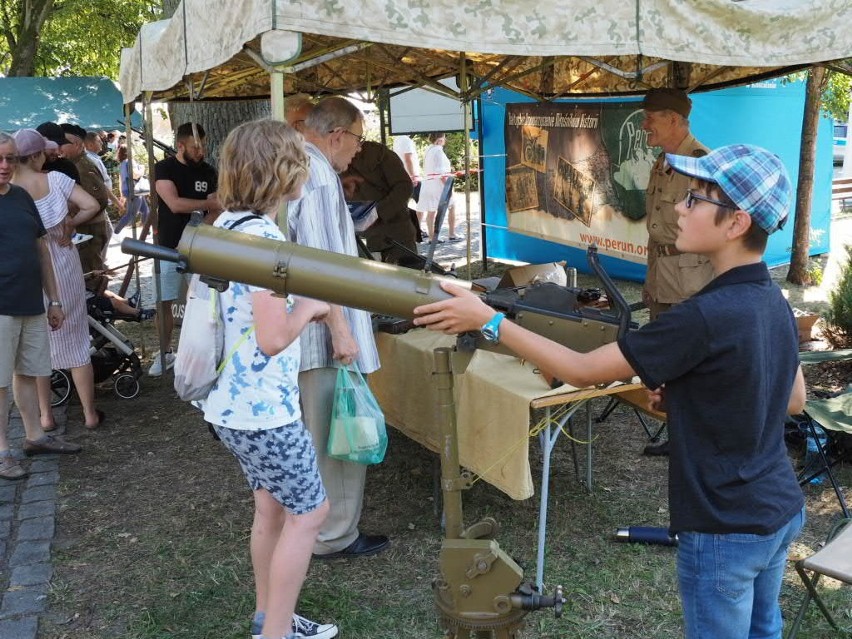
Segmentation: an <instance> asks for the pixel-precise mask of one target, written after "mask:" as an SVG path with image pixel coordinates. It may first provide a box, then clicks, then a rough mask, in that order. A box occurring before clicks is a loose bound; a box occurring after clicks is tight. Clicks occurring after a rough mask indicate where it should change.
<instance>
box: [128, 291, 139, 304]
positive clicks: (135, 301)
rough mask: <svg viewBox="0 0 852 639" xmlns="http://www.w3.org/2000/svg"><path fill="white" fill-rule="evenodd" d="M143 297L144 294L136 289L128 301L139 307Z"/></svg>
mask: <svg viewBox="0 0 852 639" xmlns="http://www.w3.org/2000/svg"><path fill="white" fill-rule="evenodd" d="M141 297H142V294H141V293H140V292H139V291H136V292H135V293H134V294H133V295H131V296H130V297H128V298H127V303H128V304H129V305H130V306H132V307H133V308H137V307H138V306H139V300H140V298H141Z"/></svg>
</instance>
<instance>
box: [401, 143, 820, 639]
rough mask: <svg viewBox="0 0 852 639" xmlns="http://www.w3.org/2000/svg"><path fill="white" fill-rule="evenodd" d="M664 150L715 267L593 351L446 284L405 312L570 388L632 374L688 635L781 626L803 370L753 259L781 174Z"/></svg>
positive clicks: (772, 162)
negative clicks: (661, 443)
mask: <svg viewBox="0 0 852 639" xmlns="http://www.w3.org/2000/svg"><path fill="white" fill-rule="evenodd" d="M666 160H667V161H668V163H669V165H670V166H671V168H672V169H673V170H675V171H677V172H679V173H683V174H684V175H687V176H689V177H690V178H692V182H691V185H690V186H691V188H690V189H689V190H688V191H687V193H686V196H685V198H684V199H683V201H681V202H680V203H679V204H678V205H677V206H676V208H675V210H676V211H677V213H678V216H679V218H678V228H679V233H678V237H677V242H676V246H677V249H678V250H680V251H683V252H689V253H699V254H702V255H706V256H707V257H708V258H709V259H710V261H711V263H712V264H713V270H714V272H715V273H716V278H715V279H714V280H713V281H711V282H710V283H709V284H708V285H707V286H706V287H704V288H703V289H702V290H701V291H699V292H698V293H696V294H695V295H694V296H693V297H691V298H689V299H687V300H686V301H684V302H683V303H681V304H679V305H677V306H675V307H673V308H672V309H671V310H669V311H667V312H666V313H663V314H661V315H660V316H659V317H658V318H657V319H656V320H654V321H653V322H650V323H648V324H646V325H645V326H643V327H642V328H641V329H639V330H636V331H632V332H630V333H628V334H627V335H626V336H625V337H623V338H621V339H619V340H618V342H615V343H612V344H608V345H606V346H603V347H601V348H598V349H596V350H594V351H592V352H590V353H577V352H575V351H572V350H571V349H569V348H567V347H565V346H562V345H559V344H555V343H554V342H552V341H550V340H548V339H546V338H543V337H541V336H539V335H536V334H534V333H531V332H529V331H527V330H525V329H523V328H521V327H519V326H517V325H515V324H513V323H511V322H502V321H501V320H502V319H503V317H502V314H500V313H497V314H495V312H494V310H493V309H491V308H489V307H488V306H486V305H485V304H484V303H483V302H482V301H481V300H480V298H479V297H477V296H476V295H474V294H472V293H470V292H469V291H465V290H463V289H461V288H459V287H455V286H453V285H451V284H450V285H445V286H444V288H445V290H446V291H447V292H449V293H451V294H452V295H453V296H454V297H453V298H451V299H449V300H446V301H442V302H436V303H434V304H429V305H425V306H421V307H418V308H416V309H415V311H414V312H415V314H416V315H418V316H419V317H418V319H416V320H415V323H416V324H419V325H423V326H428V327H429V328H431V329H433V330H440V331H444V332H447V333H460V332H464V331H470V330H476V329H480V330H482V332H483V335H485V336H486V338H490V339H493V340H494V341H499V342H500V343H502V344H504V345H505V346H507V347H509V348H510V349H512V350H513V351H515V352H516V353H518V355H519V356H521V357H523V358H526V359H529V360H530V361H532V362H534V363H535V364H536V365H538V366H539V367H540V368H542V369H545V370H549V371H552V372H553V373H554V375H555V376H556V377H558V378H559V379H562V380H565V381H566V382H568V383H570V384H572V385H574V386H577V387H585V386H591V385H593V384H600V383H604V382H612V381H613V380H619V379H629V378H631V377H632V376H633V375H639V377H640V378H641V379H642V381H643V382H644V383H645V385H646V386H647V387H648V388H650V389H655V390H654V391H652V393H651V396H652V402H653V403H655V404H657V405H658V407H661V408H664V409H665V410H666V411H667V413H668V421H669V422H670V423H671V424H672V426H673V428H672V429H671V431H670V432H671V458H670V464H669V508H670V513H671V525H670V528H671V530H672V532H675V533H677V534H678V536H679V539H680V544H679V547H678V559H677V572H678V582H679V587H680V594H681V601H682V605H683V615H684V633H685V635H686V637H687V639H695V638H699V637H750V638H757V637H761V638H763V637H767V638H768V637H773V638H774V637H777V638H780V637H781V630H782V620H781V609H780V606H779V604H778V595H779V592H780V589H781V581H782V578H783V575H784V566H785V561H786V557H787V548H788V546H789V544H790V543H791V542H792V541H793V540H794V539H795V538H796V536H797V535H798V534H799V532H800V531H801V529H802V526H803V525H804V517H805V513H804V497H803V495H802V492H801V489H800V488H799V484H798V482H797V481H796V476H795V472H794V470H793V467H792V464H791V463H790V460H789V458H788V456H787V450H786V447H785V445H784V420H785V418H786V416H787V415H788V414H797V413H800V412H802V410H803V409H804V403H805V383H804V377H803V375H802V370H801V367H800V365H799V360H798V338H797V330H796V322H795V320H794V318H793V313H792V311H791V310H790V307H789V305H788V304H787V302H786V300H785V299H784V297H783V296H782V294H781V290H780V289H779V288H778V286H776V285H775V284H774V283H773V282H772V280H771V279H770V277H769V271H768V269H767V266H766V264H765V263H764V262H763V261H762V258H763V253H764V251H765V249H766V243H767V239H768V237H769V235H770V234H771V233H774V232H775V231H777V230H778V229H779V228H781V227H782V226H783V225H784V222H785V221H786V219H787V216H788V210H789V207H790V201H791V198H792V188H791V185H790V179H789V177H788V175H787V172H786V170H785V169H784V166H783V164H782V163H781V160H780V159H779V158H778V157H777V156H776V155H774V154H773V153H770V152H769V151H767V150H765V149H762V148H760V147H756V146H750V145H742V144H736V145H731V146H726V147H722V148H720V149H717V150H715V151H713V152H711V153H709V154H707V155H705V156H704V157H700V158H696V157H686V156H676V155H672V154H668V155H667V156H666Z"/></svg>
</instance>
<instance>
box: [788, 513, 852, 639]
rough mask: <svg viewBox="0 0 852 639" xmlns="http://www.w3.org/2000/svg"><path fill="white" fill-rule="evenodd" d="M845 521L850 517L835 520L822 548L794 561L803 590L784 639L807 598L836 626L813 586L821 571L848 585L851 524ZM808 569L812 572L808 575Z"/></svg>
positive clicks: (795, 628)
mask: <svg viewBox="0 0 852 639" xmlns="http://www.w3.org/2000/svg"><path fill="white" fill-rule="evenodd" d="M849 522H850V520H849V519H848V518H847V519H842V520H841V521H839V522H838V523H837V524H835V526H834V528H832V530H831V532H830V533H829V535H828V539H827V540H826V542H825V545H824V546H823V547H822V549H820V550H818V551H817V552H815V553H814V554H813V555H811V556H810V557H808V558H807V559H800V560H799V561H797V562H796V572H798V573H799V577H801V578H802V583H804V584H805V588H806V589H807V592H806V593H805V598H804V599H803V600H802V605H801V606H800V607H799V612H798V614H797V615H796V619H795V620H794V621H793V624H792V625H791V626H790V631H789V633H788V634H787V639H795V637H796V634H798V632H799V626H800V625H801V623H802V619H803V618H804V616H805V612H806V611H807V608H808V605H809V604H810V602H811V599H813V600H814V601H815V602H816V604H817V606H819V609H820V611H821V612H822V614H823V615H824V616H825V618H826V620H827V621H828V623H830V624H831V627H832V628H834V629H835V630H839V628H838V626H837V623H836V622H835V621H834V619H833V618H832V616H831V613H830V612H829V611H828V608H826V606H825V604H824V603H823V601H822V599H820V596H819V594H818V593H817V591H816V586H817V582H818V581H819V578H820V577H821V576H822V575H825V576H826V577H831V578H832V579H837V580H838V581H842V582H843V583H846V584H850V585H852V526H850V525H848V524H849ZM808 571H810V572H811V573H812V574H811V575H808Z"/></svg>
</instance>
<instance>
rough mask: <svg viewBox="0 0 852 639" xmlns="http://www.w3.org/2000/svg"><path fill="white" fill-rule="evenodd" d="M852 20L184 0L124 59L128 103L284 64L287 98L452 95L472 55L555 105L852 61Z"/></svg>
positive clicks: (513, 4) (806, 6) (226, 89)
mask: <svg viewBox="0 0 852 639" xmlns="http://www.w3.org/2000/svg"><path fill="white" fill-rule="evenodd" d="M850 23H852V3H848V2H836V1H833V0H810V1H803V0H761V1H756V0H740V1H737V0H693V1H691V2H688V3H686V2H682V1H678V0H641V1H640V0H634V1H633V2H625V1H624V0H598V1H597V2H593V3H583V4H582V6H580V7H579V8H578V5H577V3H571V2H561V1H556V0H545V1H543V2H539V3H532V4H531V3H529V2H526V0H493V1H492V2H488V3H485V2H482V3H478V2H476V3H474V2H455V1H446V0H444V1H440V2H429V3H410V2H403V1H402V0H365V1H363V2H335V3H329V2H326V1H325V0H302V1H300V2H291V1H289V0H243V1H241V2H232V1H230V0H213V1H211V0H183V2H182V3H181V4H180V5H179V6H178V8H177V11H176V12H175V14H174V16H173V17H172V18H171V19H169V20H164V21H160V22H155V23H152V24H148V25H145V26H144V27H143V28H142V30H141V31H140V33H139V35H138V37H137V39H136V43H135V45H134V46H133V47H132V48H130V49H125V50H124V51H123V52H122V61H121V76H120V84H121V87H122V93H123V95H124V100H125V102H131V101H133V100H135V99H137V98H139V97H140V96H141V95H142V94H143V93H145V92H151V97H152V99H154V100H181V99H188V98H190V97H192V98H194V99H203V98H207V99H223V98H229V97H240V98H251V97H268V96H269V95H270V84H269V75H268V71H269V70H270V69H271V67H273V66H276V65H279V66H278V70H279V71H283V72H284V73H285V74H286V75H285V85H284V92H285V93H294V92H298V91H305V92H309V93H314V94H317V93H334V92H337V93H339V92H348V91H353V90H363V89H365V88H377V87H386V86H400V85H406V84H408V85H410V84H414V85H421V84H423V85H428V86H433V88H435V89H436V90H438V91H446V88H444V87H443V86H442V85H439V84H438V83H437V82H435V81H436V80H437V79H439V78H442V77H447V76H451V75H455V74H457V73H459V71H460V69H461V63H462V59H465V63H466V66H467V70H468V72H469V73H471V74H472V75H474V76H475V77H477V78H479V81H478V84H480V85H485V84H487V85H490V86H505V87H507V88H510V89H512V90H515V91H519V92H521V93H524V94H527V95H530V96H532V97H537V98H545V99H546V98H551V97H556V96H564V95H568V94H571V95H574V96H577V95H584V94H592V95H594V94H602V93H604V94H610V95H612V94H624V93H635V92H643V91H645V90H646V89H647V88H648V87H649V86H661V85H666V84H669V83H670V80H671V79H672V78H674V79H675V81H676V84H678V85H679V86H683V87H687V88H689V89H695V88H712V87H718V86H724V85H727V84H732V83H741V82H743V81H745V79H746V78H749V79H751V80H754V79H756V78H758V77H761V76H766V75H778V74H780V73H784V72H787V71H790V70H793V69H796V68H801V67H802V66H806V65H809V64H812V63H815V62H825V61H831V60H838V59H842V58H845V57H848V56H850V55H852V40H850V38H849V36H848V28H847V27H846V26H845V25H848V24H850ZM679 63H690V64H689V65H684V64H679ZM838 64H839V65H841V66H843V63H838ZM843 68H846V67H845V66H844V67H843ZM186 78H188V79H190V80H193V82H191V83H190V86H191V87H192V88H191V89H190V86H188V85H187V84H185V83H184V82H183V80H184V79H186ZM191 92H192V93H193V95H192V96H190V93H191Z"/></svg>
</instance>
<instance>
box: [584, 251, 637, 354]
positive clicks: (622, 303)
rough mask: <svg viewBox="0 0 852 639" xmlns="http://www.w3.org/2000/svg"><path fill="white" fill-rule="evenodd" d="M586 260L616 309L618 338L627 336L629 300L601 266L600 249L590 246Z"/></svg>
mask: <svg viewBox="0 0 852 639" xmlns="http://www.w3.org/2000/svg"><path fill="white" fill-rule="evenodd" d="M586 259H587V260H588V261H589V266H591V267H592V271H594V273H595V275H597V276H598V277H599V278H600V280H601V282H602V283H603V287H604V290H605V291H606V296H607V299H608V300H609V302H610V304H611V305H612V306H613V307H614V308H615V312H616V317H618V337H624V336H625V335H627V331H628V330H630V318H631V314H630V306H629V305H628V304H627V300H625V299H624V296H623V295H622V294H621V291H619V290H618V287H617V286H616V285H615V282H613V281H612V278H611V277H610V276H609V273H607V272H606V271H605V270H604V268H603V267H602V266H601V262H600V260H599V259H598V247H597V245H596V244H592V245H591V246H589V250H588V251H587V252H586Z"/></svg>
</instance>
